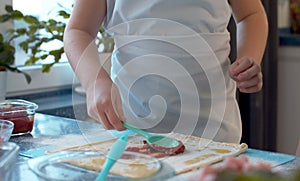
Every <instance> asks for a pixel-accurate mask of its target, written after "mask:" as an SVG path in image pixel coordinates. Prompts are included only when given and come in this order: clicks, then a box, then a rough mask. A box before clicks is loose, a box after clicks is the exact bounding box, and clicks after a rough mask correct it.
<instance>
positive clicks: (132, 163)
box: [28, 151, 175, 181]
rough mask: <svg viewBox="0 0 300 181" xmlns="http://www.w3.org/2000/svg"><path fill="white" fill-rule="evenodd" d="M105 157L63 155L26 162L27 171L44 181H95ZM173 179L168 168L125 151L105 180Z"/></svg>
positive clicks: (81, 153)
mask: <svg viewBox="0 0 300 181" xmlns="http://www.w3.org/2000/svg"><path fill="white" fill-rule="evenodd" d="M105 156H106V155H104V154H102V153H100V152H94V151H62V152H58V153H54V154H50V155H45V156H41V157H38V158H34V159H31V160H29V161H28V165H29V168H30V169H31V170H32V171H33V172H34V173H35V174H36V175H38V176H39V178H40V179H43V180H51V181H58V180H60V181H69V180H72V181H81V180H82V181H83V180H95V178H96V177H97V176H98V174H99V172H100V170H101V166H102V165H103V164H104V162H105V159H106V157H105ZM174 175H175V171H174V169H173V168H172V167H170V166H169V165H167V164H165V163H163V162H161V161H160V160H158V159H157V158H154V157H151V156H149V155H146V154H141V153H135V152H129V151H125V152H124V153H123V155H122V157H121V158H120V159H119V160H117V162H116V163H115V165H114V166H113V167H112V168H111V170H110V174H109V175H108V177H107V180H112V181H118V180H120V181H121V180H122V181H124V180H126V181H128V180H143V181H152V180H165V179H167V178H169V177H171V176H174Z"/></svg>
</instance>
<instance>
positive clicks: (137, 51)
mask: <svg viewBox="0 0 300 181" xmlns="http://www.w3.org/2000/svg"><path fill="white" fill-rule="evenodd" d="M230 16H231V10H230V7H229V5H228V3H227V0H219V1H216V0H214V1H212V0H198V1H195V0H185V1H182V0H108V1H107V16H106V19H105V21H104V26H105V28H106V29H107V31H109V32H110V33H111V34H112V35H113V36H114V38H115V50H114V52H113V55H112V69H111V77H112V80H113V81H114V83H115V84H116V85H117V86H118V88H119V91H120V94H121V98H122V103H123V111H124V114H125V117H126V118H127V121H128V122H130V123H132V124H134V125H135V126H137V127H139V128H142V129H146V130H148V131H153V132H160V133H166V132H179V133H184V134H192V135H196V136H200V137H204V138H209V139H213V140H216V141H226V142H234V143H238V142H239V141H240V138H241V118H240V113H239V109H238V105H237V102H236V99H235V91H236V86H235V83H234V81H233V80H232V79H230V77H229V73H228V69H229V65H230V61H229V59H228V55H229V52H230V45H229V41H230V36H229V33H228V31H227V29H226V27H227V24H228V22H229V19H230Z"/></svg>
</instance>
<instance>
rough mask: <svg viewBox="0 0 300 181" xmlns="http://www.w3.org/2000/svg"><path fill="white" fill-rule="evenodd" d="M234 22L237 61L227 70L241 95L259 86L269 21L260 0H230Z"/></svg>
mask: <svg viewBox="0 0 300 181" xmlns="http://www.w3.org/2000/svg"><path fill="white" fill-rule="evenodd" d="M229 2H230V4H231V7H232V10H233V15H234V18H235V21H236V23H237V60H236V61H235V62H234V63H233V64H232V66H231V69H230V75H231V77H232V78H233V79H234V80H236V81H237V86H238V88H239V89H240V91H242V92H246V93H252V92H257V91H259V90H260V89H261V87H262V73H261V70H260V63H261V61H262V57H263V54H264V50H265V46H266V41H267V36H268V22H267V18H266V14H265V11H264V8H263V6H262V4H261V1H260V0H229Z"/></svg>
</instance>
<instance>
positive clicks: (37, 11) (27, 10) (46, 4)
mask: <svg viewBox="0 0 300 181" xmlns="http://www.w3.org/2000/svg"><path fill="white" fill-rule="evenodd" d="M72 4H73V0H64V1H60V0H30V3H29V2H28V1H24V0H13V8H14V9H16V10H19V11H21V12H22V13H23V14H26V15H33V16H35V17H37V18H38V19H40V20H48V19H55V20H57V21H63V22H66V20H65V19H63V18H60V17H59V16H58V14H57V13H58V11H59V10H65V11H66V12H71V8H72ZM32 5H34V8H33V7H32ZM14 26H15V27H21V26H22V25H21V24H18V22H17V21H16V22H15V23H14ZM40 33H41V34H43V33H44V32H40ZM18 40H19V41H18ZM19 42H20V39H17V40H16V42H15V43H17V44H18V43H19ZM62 46H63V44H62V42H61V41H52V42H50V43H47V44H43V45H42V47H41V48H42V49H44V50H53V49H55V48H57V47H62ZM17 51H18V53H17V54H16V62H15V63H16V65H24V60H26V58H27V56H26V54H25V53H24V52H22V50H21V49H20V48H19V49H18V50H17ZM60 61H61V62H66V61H67V58H66V56H65V55H64V56H63V57H62V59H61V60H60ZM52 62H53V57H48V58H47V59H45V60H42V61H39V62H38V63H52Z"/></svg>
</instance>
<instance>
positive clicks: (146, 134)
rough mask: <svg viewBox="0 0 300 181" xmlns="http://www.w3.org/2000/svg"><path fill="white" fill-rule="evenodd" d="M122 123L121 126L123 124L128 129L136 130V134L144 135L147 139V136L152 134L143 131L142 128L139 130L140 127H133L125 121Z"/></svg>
mask: <svg viewBox="0 0 300 181" xmlns="http://www.w3.org/2000/svg"><path fill="white" fill-rule="evenodd" d="M122 124H123V126H124V127H125V128H127V129H130V130H132V131H134V132H136V133H137V134H140V135H142V136H143V137H145V138H146V139H148V138H150V137H151V136H152V135H151V134H149V133H147V132H145V131H143V130H141V129H138V128H136V127H134V126H132V125H130V124H128V123H126V122H123V123H122Z"/></svg>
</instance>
